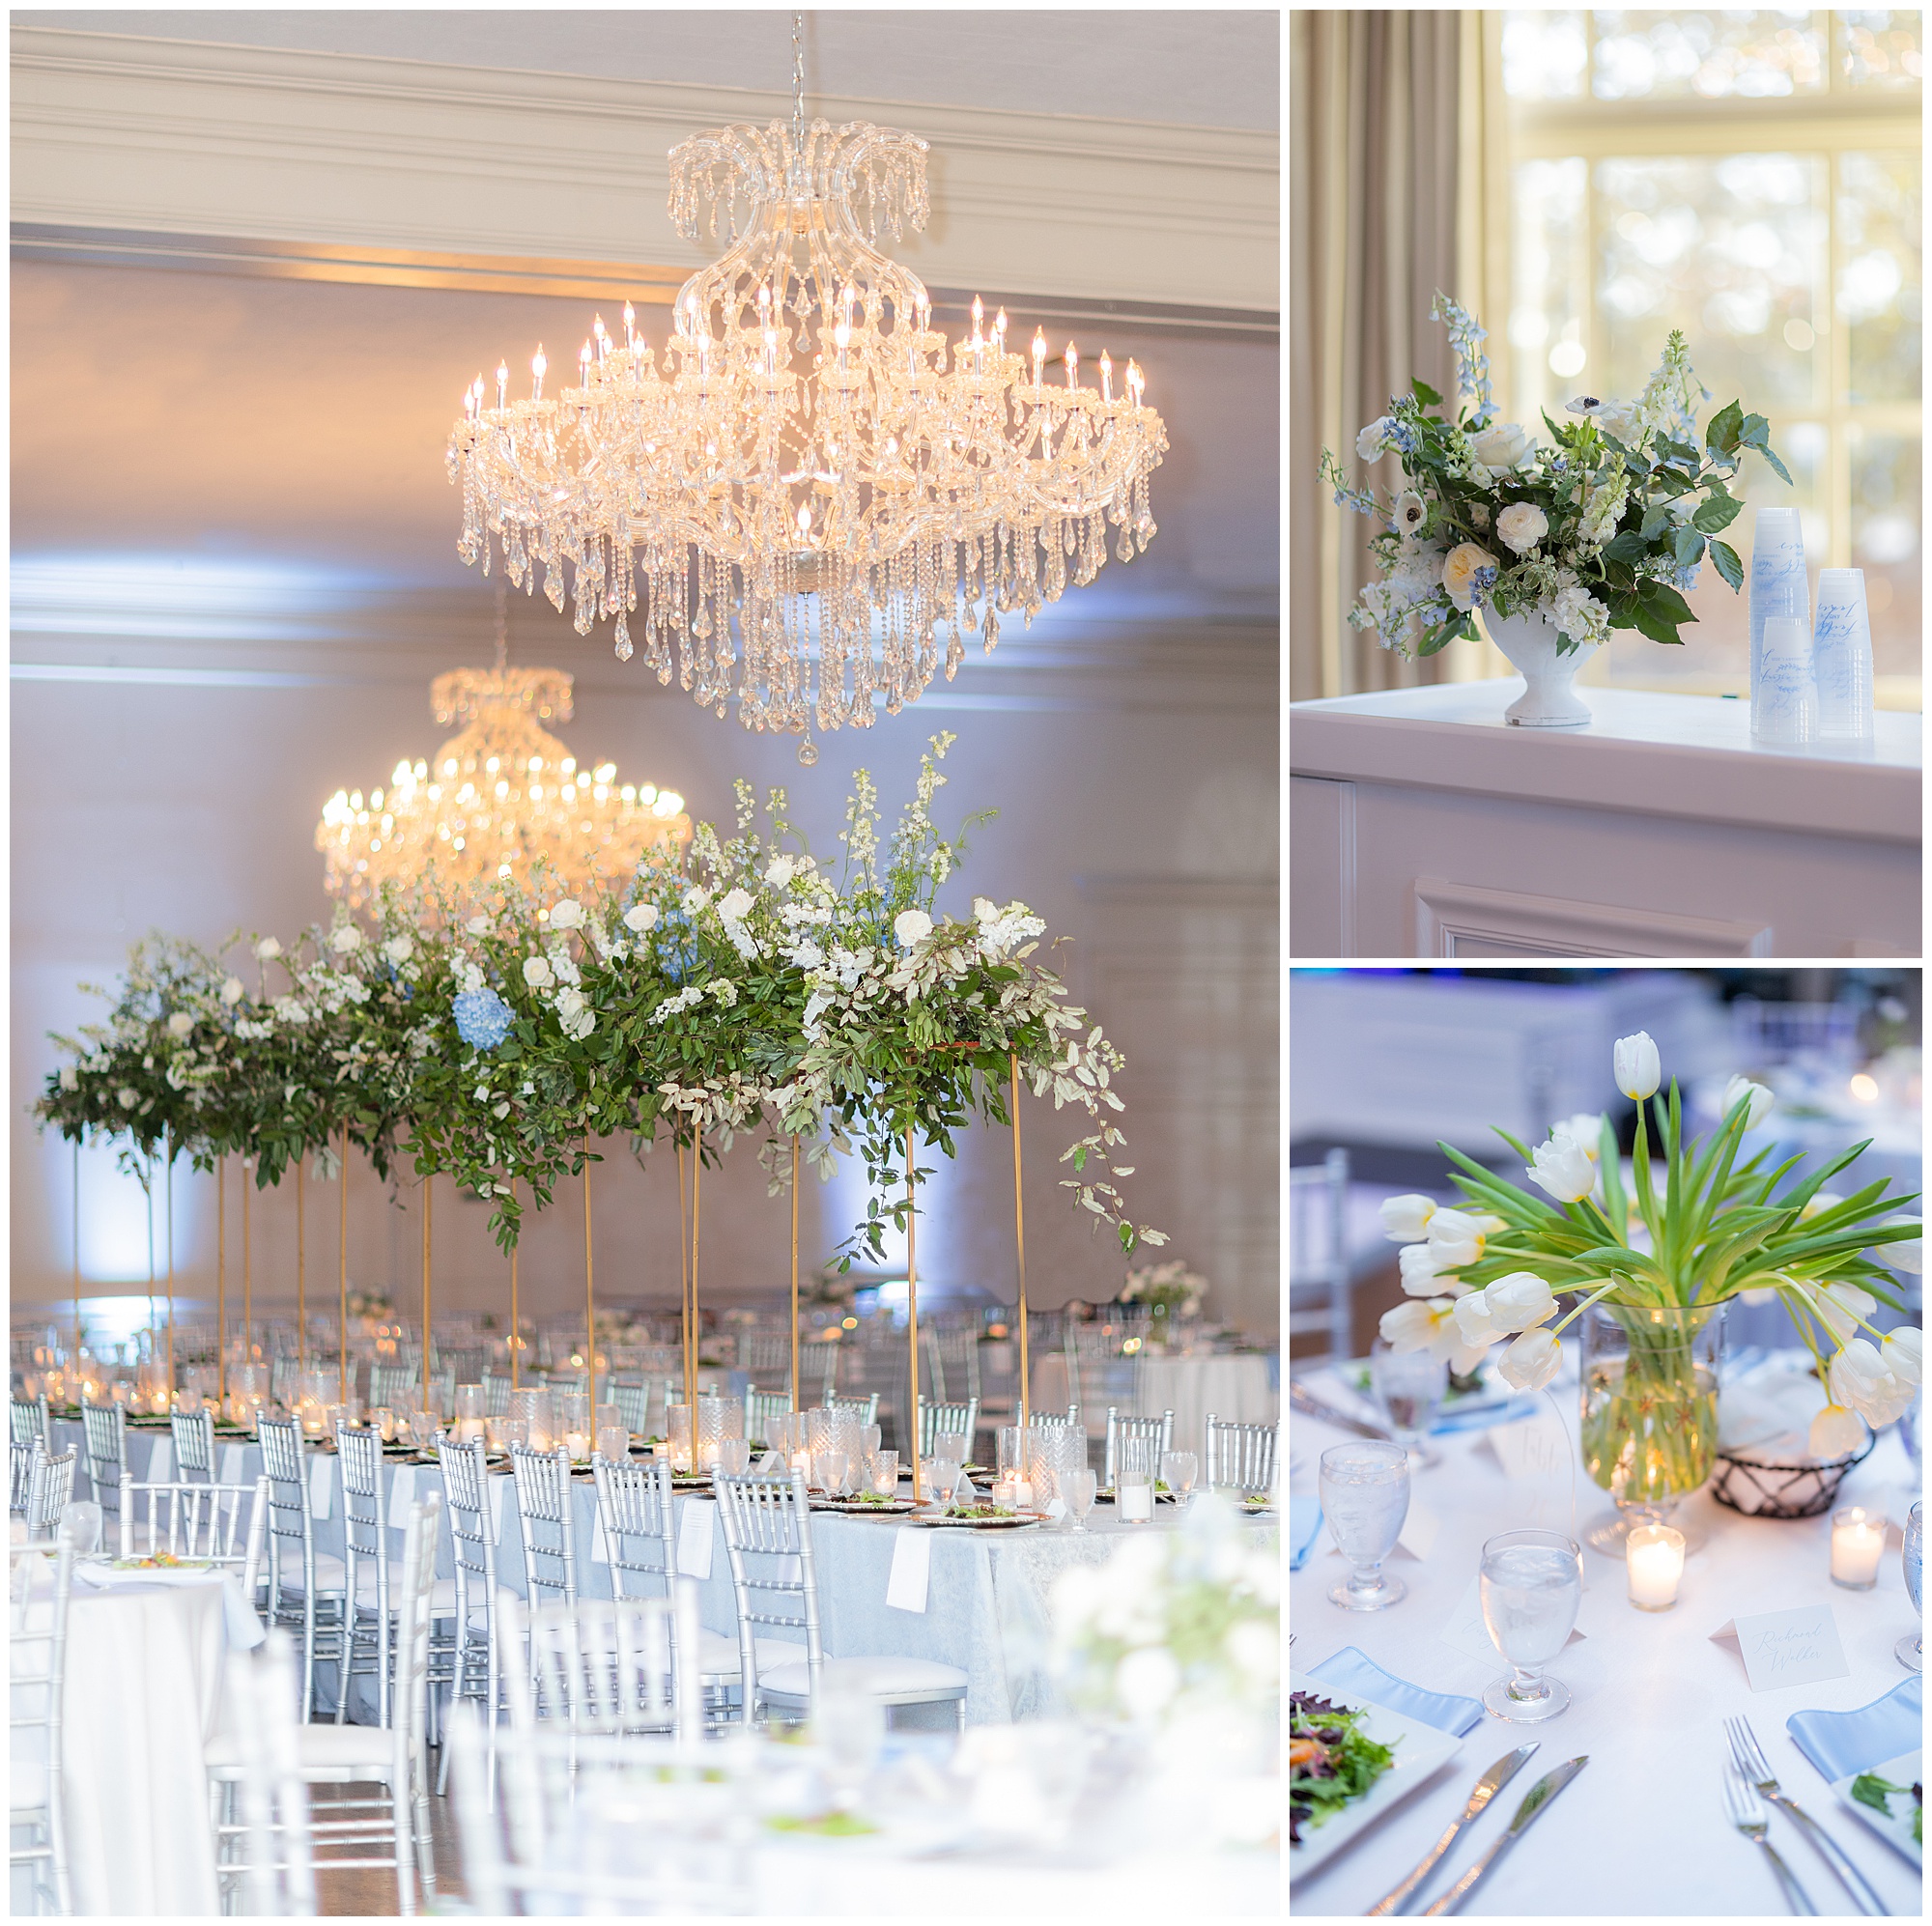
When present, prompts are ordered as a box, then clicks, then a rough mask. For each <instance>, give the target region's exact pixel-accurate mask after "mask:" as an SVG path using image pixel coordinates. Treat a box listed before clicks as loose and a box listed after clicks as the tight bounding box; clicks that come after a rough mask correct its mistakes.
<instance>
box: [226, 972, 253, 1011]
mask: <svg viewBox="0 0 1932 1926" xmlns="http://www.w3.org/2000/svg"><path fill="white" fill-rule="evenodd" d="M247 994H248V991H247V988H246V987H245V985H244V984H243V983H242V981H241V977H225V978H224V979H223V981H222V985H221V1006H222V1008H223V1009H233V1008H234V1007H235V1005H237V1004H239V1003H240V1002H241V999H242V998H243V997H245V996H246V995H247Z"/></svg>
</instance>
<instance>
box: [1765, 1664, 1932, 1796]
mask: <svg viewBox="0 0 1932 1926" xmlns="http://www.w3.org/2000/svg"><path fill="white" fill-rule="evenodd" d="M1924 1722H1925V1681H1924V1679H1923V1678H1922V1677H1921V1678H1917V1679H1907V1680H1906V1681H1905V1682H1904V1684H1902V1685H1894V1686H1893V1687H1892V1688H1891V1690H1890V1691H1889V1692H1888V1693H1886V1695H1885V1697H1884V1698H1882V1699H1874V1700H1873V1701H1872V1703H1871V1704H1870V1705H1868V1706H1861V1707H1860V1708H1859V1709H1858V1711H1856V1712H1795V1713H1793V1714H1791V1716H1790V1717H1789V1718H1787V1719H1786V1720H1785V1721H1784V1729H1785V1731H1787V1732H1788V1733H1790V1735H1791V1742H1792V1743H1793V1744H1794V1745H1796V1746H1797V1747H1798V1749H1799V1751H1801V1752H1802V1753H1804V1756H1805V1757H1806V1758H1807V1759H1809V1760H1810V1762H1811V1763H1812V1764H1813V1765H1814V1766H1816V1767H1817V1769H1818V1770H1819V1771H1820V1772H1822V1773H1823V1774H1824V1776H1825V1779H1826V1782H1827V1783H1828V1784H1835V1783H1836V1782H1837V1781H1838V1780H1839V1779H1843V1778H1848V1777H1850V1775H1851V1774H1852V1773H1854V1772H1866V1771H1869V1770H1871V1769H1872V1767H1874V1766H1883V1765H1884V1764H1885V1762H1886V1761H1887V1760H1888V1759H1896V1758H1897V1757H1898V1755H1899V1754H1900V1753H1901V1752H1910V1751H1911V1750H1912V1749H1913V1748H1914V1747H1915V1746H1916V1745H1918V1744H1920V1743H1922V1742H1923V1739H1924Z"/></svg>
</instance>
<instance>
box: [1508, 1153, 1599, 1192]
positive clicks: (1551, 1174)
mask: <svg viewBox="0 0 1932 1926" xmlns="http://www.w3.org/2000/svg"><path fill="white" fill-rule="evenodd" d="M1531 1154H1532V1155H1533V1156H1534V1157H1535V1159H1536V1161H1535V1163H1533V1164H1532V1165H1531V1166H1530V1168H1529V1169H1528V1171H1527V1172H1526V1173H1525V1175H1527V1176H1528V1178H1529V1180H1530V1182H1531V1183H1533V1184H1535V1185H1537V1186H1538V1187H1539V1188H1540V1189H1542V1190H1546V1191H1548V1193H1549V1195H1550V1196H1551V1197H1553V1198H1555V1200H1556V1201H1557V1202H1558V1203H1559V1204H1575V1203H1576V1202H1577V1199H1578V1198H1582V1197H1588V1196H1589V1194H1590V1193H1591V1191H1593V1190H1594V1189H1595V1188H1596V1187H1597V1167H1596V1165H1595V1164H1593V1163H1592V1162H1591V1161H1590V1159H1589V1156H1588V1155H1587V1153H1586V1152H1584V1151H1583V1150H1581V1149H1579V1148H1578V1147H1577V1144H1576V1142H1575V1141H1574V1140H1573V1139H1571V1138H1568V1137H1552V1138H1551V1139H1550V1140H1549V1142H1548V1143H1547V1144H1539V1145H1538V1146H1537V1147H1536V1148H1535V1150H1534V1151H1532V1152H1531Z"/></svg>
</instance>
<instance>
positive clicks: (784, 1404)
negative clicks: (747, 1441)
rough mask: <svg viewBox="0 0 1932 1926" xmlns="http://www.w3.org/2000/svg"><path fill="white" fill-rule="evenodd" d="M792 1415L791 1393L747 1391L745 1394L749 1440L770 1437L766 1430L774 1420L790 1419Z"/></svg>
mask: <svg viewBox="0 0 1932 1926" xmlns="http://www.w3.org/2000/svg"><path fill="white" fill-rule="evenodd" d="M790 1415H791V1393H790V1392H789V1391H747V1392H746V1393H745V1435H746V1436H747V1437H748V1438H763V1437H769V1436H770V1435H771V1433H770V1432H769V1431H768V1430H766V1429H765V1428H766V1426H768V1425H769V1424H770V1423H771V1421H772V1420H773V1419H774V1418H788V1417H789V1416H790Z"/></svg>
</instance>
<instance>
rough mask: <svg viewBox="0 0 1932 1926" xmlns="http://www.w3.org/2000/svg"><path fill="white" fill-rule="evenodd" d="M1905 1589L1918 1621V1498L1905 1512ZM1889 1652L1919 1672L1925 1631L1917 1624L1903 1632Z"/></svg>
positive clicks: (1921, 1538)
mask: <svg viewBox="0 0 1932 1926" xmlns="http://www.w3.org/2000/svg"><path fill="white" fill-rule="evenodd" d="M1904 1558H1905V1590H1906V1594H1907V1596H1908V1597H1909V1598H1910V1599H1911V1600H1912V1609H1913V1610H1914V1611H1915V1612H1917V1613H1918V1615H1919V1618H1920V1619H1921V1620H1922V1619H1923V1618H1924V1616H1925V1605H1924V1601H1923V1597H1922V1594H1921V1592H1920V1585H1921V1582H1922V1580H1921V1576H1920V1574H1921V1573H1922V1572H1923V1571H1924V1567H1925V1501H1924V1499H1922V1498H1920V1499H1918V1501H1917V1502H1916V1503H1915V1504H1914V1505H1913V1507H1912V1509H1911V1511H1909V1512H1907V1513H1906V1515H1905V1554H1904ZM1891 1650H1892V1655H1893V1657H1896V1658H1897V1660H1898V1662H1899V1663H1900V1664H1901V1665H1903V1666H1904V1667H1905V1668H1906V1670H1907V1671H1909V1672H1922V1671H1924V1669H1925V1631H1924V1628H1923V1626H1922V1624H1921V1626H1920V1628H1919V1629H1918V1631H1913V1632H1907V1633H1906V1635H1905V1636H1904V1637H1903V1638H1901V1639H1900V1640H1899V1641H1898V1643H1897V1644H1896V1645H1894V1646H1893V1647H1892V1648H1891Z"/></svg>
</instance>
